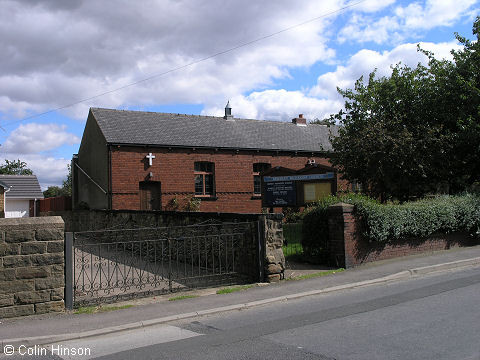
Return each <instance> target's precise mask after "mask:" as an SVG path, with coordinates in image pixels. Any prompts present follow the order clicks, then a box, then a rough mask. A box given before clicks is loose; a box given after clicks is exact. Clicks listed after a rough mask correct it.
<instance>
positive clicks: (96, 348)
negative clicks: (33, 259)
mask: <svg viewBox="0 0 480 360" xmlns="http://www.w3.org/2000/svg"><path fill="white" fill-rule="evenodd" d="M185 301H195V299H191V300H185ZM479 301H480V268H474V269H464V270H457V271H450V272H444V273H440V274H430V275H428V276H424V277H419V278H415V277H413V278H409V279H406V280H401V281H396V282H391V283H387V284H376V285H371V286H367V287H362V288H356V289H349V290H343V291H337V292H332V293H326V294H322V295H314V296H308V297H304V298H300V299H295V300H289V301H283V302H275V303H271V304H267V305H263V306H258V307H253V308H249V309H244V310H241V311H238V310H236V311H229V312H223V313H218V314H213V315H209V316H203V317H197V318H194V319H185V320H182V321H176V322H170V323H169V324H160V325H155V326H149V327H144V328H140V329H134V330H129V331H125V332H119V333H113V334H107V335H100V336H96V337H92V338H85V339H78V340H71V341H68V342H64V343H61V344H54V345H53V346H54V347H55V348H53V347H52V345H51V346H50V347H45V348H42V349H45V351H46V356H19V354H18V349H17V353H16V354H15V355H14V356H8V357H7V356H6V355H2V356H0V358H1V359H4V358H9V359H26V358H28V359H34V358H42V359H47V358H49V359H59V358H63V359H88V358H101V359H112V360H113V359H275V360H281V359H356V360H359V359H435V360H438V359H480V341H479V340H480V335H479V334H480V312H479V311H478V304H479ZM65 349H69V350H70V351H71V350H72V349H76V350H77V351H81V350H82V349H83V350H85V349H89V351H90V355H89V356H72V355H71V354H70V355H71V356H67V355H65V353H61V352H62V350H65ZM52 350H54V354H53V355H52ZM58 355H60V356H58Z"/></svg>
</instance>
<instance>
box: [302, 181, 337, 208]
mask: <svg viewBox="0 0 480 360" xmlns="http://www.w3.org/2000/svg"><path fill="white" fill-rule="evenodd" d="M331 194H332V183H331V182H321V183H304V184H303V201H304V202H305V203H309V202H313V201H318V200H320V199H323V198H324V197H327V196H328V195H331Z"/></svg>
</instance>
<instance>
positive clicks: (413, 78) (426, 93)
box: [329, 17, 480, 200]
mask: <svg viewBox="0 0 480 360" xmlns="http://www.w3.org/2000/svg"><path fill="white" fill-rule="evenodd" d="M479 30H480V18H479V17H477V19H476V21H475V23H474V26H473V34H474V35H476V36H477V39H479V34H480V32H479ZM456 36H457V39H458V41H459V42H460V43H461V44H462V45H463V48H462V49H461V50H458V51H453V52H452V55H453V61H447V60H436V59H435V58H434V57H433V54H431V53H429V52H427V51H423V50H420V51H422V52H423V53H425V54H426V55H427V56H428V57H429V62H428V66H423V65H421V64H418V65H417V67H416V68H410V67H408V66H405V65H402V64H397V65H395V66H393V67H392V74H391V76H389V77H377V76H376V72H375V71H374V72H372V73H371V74H370V76H369V78H368V81H366V82H365V81H364V80H363V78H360V79H359V80H357V82H356V84H355V88H354V89H347V90H341V89H338V91H339V92H340V94H341V95H342V96H343V97H344V98H345V109H344V110H342V111H340V112H339V113H338V114H335V115H332V116H331V117H330V119H329V121H330V123H334V122H339V123H340V125H341V126H340V127H339V134H338V135H339V136H336V137H332V139H331V141H332V146H333V150H334V156H333V158H332V163H333V164H334V165H335V166H337V167H338V168H339V170H340V171H341V172H342V173H343V176H344V177H345V178H346V179H348V180H350V181H353V180H356V181H359V182H361V183H362V184H364V187H365V189H366V191H367V192H368V193H369V194H370V195H372V196H375V197H379V198H380V199H381V200H386V199H388V198H397V199H400V200H407V199H408V198H410V197H412V196H423V195H424V194H426V193H429V192H435V191H436V190H437V188H438V186H439V185H441V184H446V185H448V188H449V190H450V192H459V191H462V190H464V189H465V188H466V187H467V186H469V185H471V184H473V183H474V182H475V181H478V179H479V176H480V161H478V159H479V158H480V121H479V114H480V66H479V64H480V63H479V56H480V53H479V51H478V50H479V46H480V44H479V42H478V41H474V42H472V41H469V40H468V39H465V38H463V37H461V36H459V35H458V34H457V35H456Z"/></svg>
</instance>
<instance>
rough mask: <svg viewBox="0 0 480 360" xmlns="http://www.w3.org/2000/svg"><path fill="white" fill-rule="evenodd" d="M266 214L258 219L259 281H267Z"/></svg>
mask: <svg viewBox="0 0 480 360" xmlns="http://www.w3.org/2000/svg"><path fill="white" fill-rule="evenodd" d="M265 226H266V224H265V216H261V217H260V219H259V220H257V244H258V245H257V256H258V280H257V281H258V282H264V281H265V253H266V251H265Z"/></svg>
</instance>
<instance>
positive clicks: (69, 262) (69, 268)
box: [65, 232, 73, 310]
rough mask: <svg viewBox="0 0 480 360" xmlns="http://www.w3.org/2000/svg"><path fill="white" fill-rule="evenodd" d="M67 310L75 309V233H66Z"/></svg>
mask: <svg viewBox="0 0 480 360" xmlns="http://www.w3.org/2000/svg"><path fill="white" fill-rule="evenodd" d="M65 308H66V309H67V310H72V309H73V233H71V232H67V233H65Z"/></svg>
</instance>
